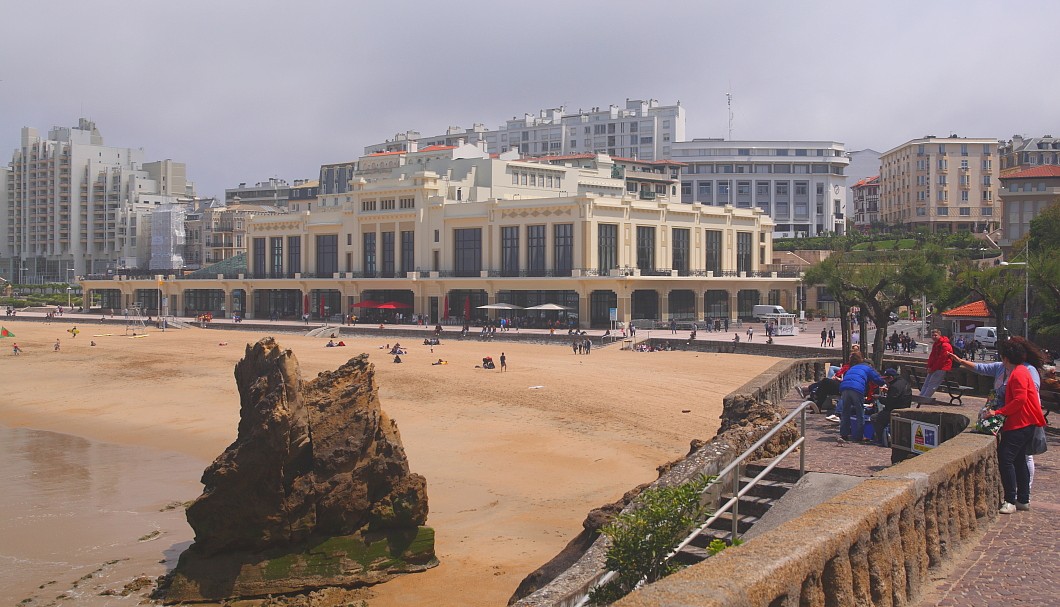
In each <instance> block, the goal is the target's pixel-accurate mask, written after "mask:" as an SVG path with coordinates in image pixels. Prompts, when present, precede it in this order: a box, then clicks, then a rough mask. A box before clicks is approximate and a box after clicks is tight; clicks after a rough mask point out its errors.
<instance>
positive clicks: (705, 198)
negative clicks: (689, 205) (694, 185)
mask: <svg viewBox="0 0 1060 607" xmlns="http://www.w3.org/2000/svg"><path fill="white" fill-rule="evenodd" d="M698 187H699V194H698V195H697V198H698V199H699V202H702V203H703V204H713V203H714V182H713V181H700V182H699V186H698Z"/></svg>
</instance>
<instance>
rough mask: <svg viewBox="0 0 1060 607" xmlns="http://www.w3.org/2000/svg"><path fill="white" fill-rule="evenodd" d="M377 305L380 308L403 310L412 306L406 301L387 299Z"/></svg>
mask: <svg viewBox="0 0 1060 607" xmlns="http://www.w3.org/2000/svg"><path fill="white" fill-rule="evenodd" d="M377 307H378V308H379V309H380V310H404V309H406V308H411V307H412V306H410V305H408V304H406V303H401V302H400V301H388V302H386V303H382V304H379V305H378V306H377Z"/></svg>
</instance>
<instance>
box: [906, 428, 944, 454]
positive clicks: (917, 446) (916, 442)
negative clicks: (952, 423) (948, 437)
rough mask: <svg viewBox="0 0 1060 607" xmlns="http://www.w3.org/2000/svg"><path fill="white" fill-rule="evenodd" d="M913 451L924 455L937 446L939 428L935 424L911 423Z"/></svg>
mask: <svg viewBox="0 0 1060 607" xmlns="http://www.w3.org/2000/svg"><path fill="white" fill-rule="evenodd" d="M912 426H913V450H914V451H919V452H920V453H924V452H926V451H931V450H932V449H934V448H935V447H938V446H939V427H938V426H936V425H935V424H925V423H924V422H918V421H915V420H914V421H913V422H912Z"/></svg>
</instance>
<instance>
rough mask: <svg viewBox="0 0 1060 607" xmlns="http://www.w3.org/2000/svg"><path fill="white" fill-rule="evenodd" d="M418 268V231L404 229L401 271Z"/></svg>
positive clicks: (402, 234) (402, 233) (411, 270)
mask: <svg viewBox="0 0 1060 607" xmlns="http://www.w3.org/2000/svg"><path fill="white" fill-rule="evenodd" d="M415 270H416V232H415V231H413V230H403V231H402V232H401V271H402V273H405V272H414V271H415Z"/></svg>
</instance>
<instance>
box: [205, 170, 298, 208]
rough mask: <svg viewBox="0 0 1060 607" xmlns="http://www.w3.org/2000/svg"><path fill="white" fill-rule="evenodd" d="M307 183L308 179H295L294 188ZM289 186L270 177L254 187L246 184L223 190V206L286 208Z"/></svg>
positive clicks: (289, 192) (281, 180)
mask: <svg viewBox="0 0 1060 607" xmlns="http://www.w3.org/2000/svg"><path fill="white" fill-rule="evenodd" d="M307 181H309V180H308V179H295V180H294V186H295V187H297V186H300V185H302V184H304V183H306V182H307ZM291 187H292V186H291V184H289V183H287V182H286V181H285V180H283V179H278V178H276V177H270V178H269V180H268V181H259V182H258V183H255V184H254V185H247V184H246V183H241V184H239V186H238V187H234V188H226V189H225V204H226V205H228V204H233V203H239V204H256V205H268V206H273V207H282V208H286V207H287V200H288V198H289V197H290V195H291Z"/></svg>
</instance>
